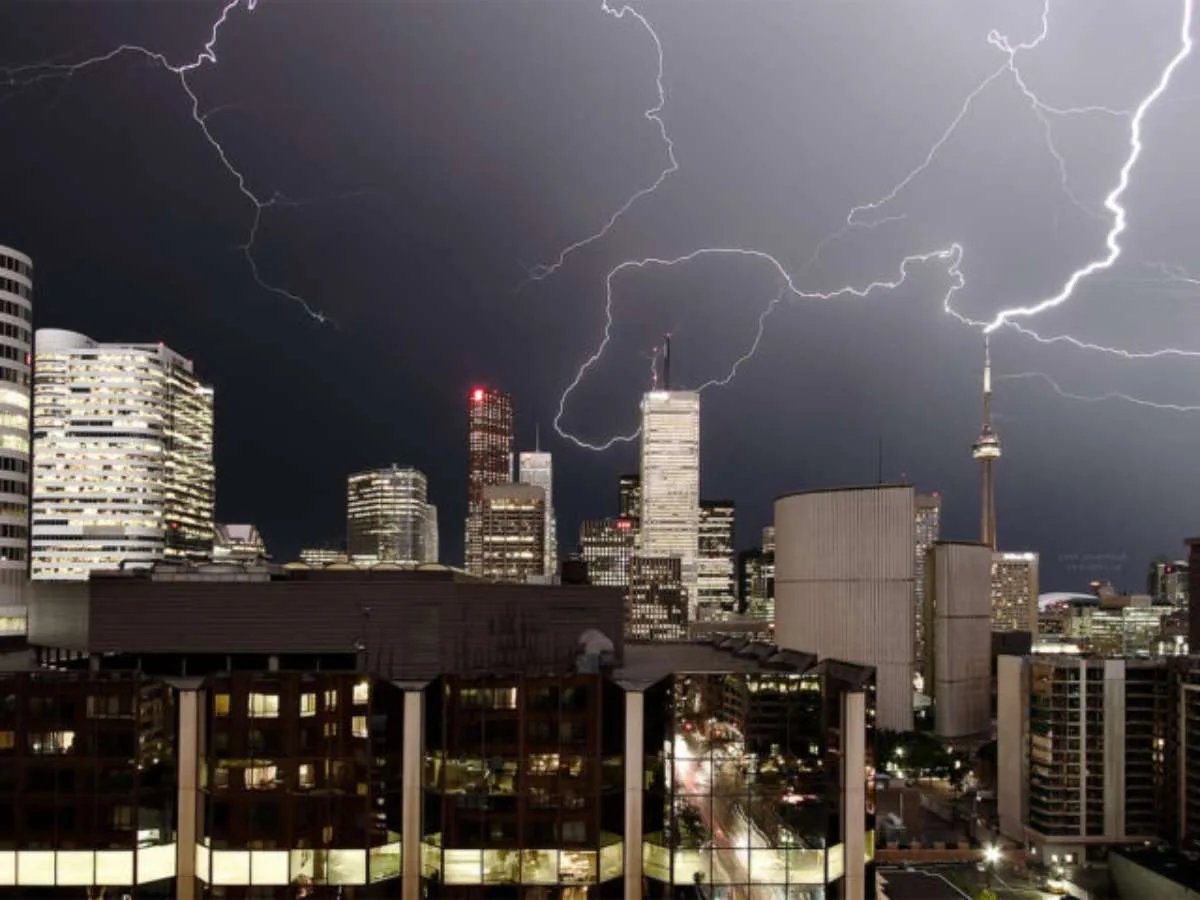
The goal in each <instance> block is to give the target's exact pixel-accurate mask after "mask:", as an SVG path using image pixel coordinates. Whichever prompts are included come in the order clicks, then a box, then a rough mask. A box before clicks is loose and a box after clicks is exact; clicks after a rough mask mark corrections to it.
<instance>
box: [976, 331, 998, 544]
mask: <svg viewBox="0 0 1200 900" xmlns="http://www.w3.org/2000/svg"><path fill="white" fill-rule="evenodd" d="M971 456H972V457H974V458H975V459H977V460H979V471H980V510H979V512H980V538H979V542H980V543H981V544H986V545H987V546H988V547H991V548H992V551H993V552H994V551H995V549H996V484H995V481H993V478H994V476H993V474H992V463H994V462H995V461H996V460H998V459H999V458H1000V438H999V437H997V435H996V432H995V431H993V430H992V351H991V346H990V344H989V341H988V336H987V335H986V334H985V335H984V336H983V429H982V430H981V431H980V432H979V439H978V440H977V441H975V446H974V447H972V448H971Z"/></svg>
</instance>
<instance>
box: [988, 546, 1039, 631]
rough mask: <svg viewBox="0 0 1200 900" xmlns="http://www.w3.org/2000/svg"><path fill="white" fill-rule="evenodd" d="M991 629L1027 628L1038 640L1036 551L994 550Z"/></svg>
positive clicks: (1022, 629)
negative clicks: (1011, 551) (1007, 551)
mask: <svg viewBox="0 0 1200 900" xmlns="http://www.w3.org/2000/svg"><path fill="white" fill-rule="evenodd" d="M992 630H993V631H1027V632H1029V633H1030V634H1031V635H1032V636H1033V640H1034V641H1035V642H1036V641H1037V634H1038V555H1037V554H1036V553H993V554H992Z"/></svg>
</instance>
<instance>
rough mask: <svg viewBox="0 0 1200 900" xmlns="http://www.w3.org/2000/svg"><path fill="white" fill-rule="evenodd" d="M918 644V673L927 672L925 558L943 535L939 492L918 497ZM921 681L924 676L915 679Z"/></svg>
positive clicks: (921, 674) (916, 651)
mask: <svg viewBox="0 0 1200 900" xmlns="http://www.w3.org/2000/svg"><path fill="white" fill-rule="evenodd" d="M916 511H917V521H916V546H915V548H914V552H915V554H916V559H915V561H916V568H915V570H914V571H915V573H916V581H915V584H916V631H915V634H916V646H915V648H914V650H915V656H914V657H913V659H915V660H916V668H917V675H918V676H923V675H924V674H925V671H924V670H925V622H926V619H927V617H926V612H925V589H926V584H925V560H926V556H927V554H928V553H929V548H930V547H932V546H933V545H934V544H935V543H936V542H937V540H938V538H939V536H940V534H941V520H942V495H941V494H939V493H937V492H936V491H935V492H934V493H932V494H917V497H916ZM914 680H921V681H923V679H914Z"/></svg>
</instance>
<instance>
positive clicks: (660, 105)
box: [528, 0, 679, 281]
mask: <svg viewBox="0 0 1200 900" xmlns="http://www.w3.org/2000/svg"><path fill="white" fill-rule="evenodd" d="M600 8H601V9H602V10H603V11H604V12H606V13H608V15H610V16H612V17H613V18H614V19H618V20H619V19H624V18H625V16H629V17H630V18H632V19H635V20H636V21H637V22H638V23H639V24H640V25H641V26H642V27H643V28H644V29H646V33H647V34H649V35H650V39H651V40H652V41H653V42H654V50H655V53H656V54H657V55H658V73H657V75H655V79H654V83H655V86H656V88H657V90H658V102H657V103H655V104H654V105H653V106H651V107H650V108H649V109H647V110H646V111H645V112H644V113H643V114H642V115H643V116H644V117H645V118H646V119H648V120H649V121H651V122H653V123H654V124H655V126H657V128H658V134H659V137H660V138H661V139H662V143H663V146H664V147H665V148H666V152H667V165H666V166H665V167H664V168H663V170H662V171H661V172H659V173H658V177H657V178H655V179H654V181H652V182H651V183H650V184H648V185H647V186H646V187H644V188H642V189H640V190H638V191H637V192H635V193H634V194H632V195H630V197H629V199H628V200H626V201H625V202H624V203H622V204H621V205H620V206H618V207H617V209H616V211H615V212H614V213H613V214H612V215H610V216H609V217H608V219H607V220H605V222H604V223H603V225H601V227H600V228H599V230H597V231H595V232H593V233H592V234H589V235H588V236H587V237H584V238H580V239H579V240H577V241H575V242H574V243H573V244H568V245H567V246H566V247H564V248H563V249H562V250H561V251H560V252H559V254H558V257H557V258H556V259H555V260H554V261H553V262H550V263H539V264H537V265H535V266H533V267H531V268H530V269H529V272H528V281H542V280H543V279H545V278H549V277H550V276H551V275H553V274H554V273H555V272H557V271H558V270H559V269H561V268H562V267H563V264H564V263H566V261H567V257H569V256H570V255H571V254H572V253H574V252H576V251H577V250H582V249H583V248H584V247H586V246H588V245H589V244H592V243H595V242H596V241H599V240H601V239H603V238H604V237H605V236H606V235H607V234H608V233H609V232H610V231H612V229H613V228H614V227H615V226H616V224H617V222H618V221H620V219H621V217H622V216H624V215H625V214H626V213H627V212H629V210H630V209H632V208H633V206H634V204H636V203H637V202H638V201H639V200H641V199H642V198H643V197H647V196H649V195H650V194H653V193H654V192H655V191H657V190H658V188H659V186H660V185H661V184H662V183H663V182H664V181H666V180H667V179H668V178H670V177H671V176H672V175H674V174H675V173H676V172H678V171H679V160H678V159H676V158H675V142H674V141H673V140H671V135H670V134H669V133H668V131H667V124H666V122H664V121H663V117H662V113H663V110H664V109H665V108H666V105H667V90H666V87H665V86H664V83H663V46H662V41H661V40H660V39H659V37H658V32H656V31H655V30H654V26H652V25H651V24H650V22H649V20H648V19H647V18H646V17H645V16H644V15H642V14H641V13H640V12H638V11H637V10H636V9H634V8H633V7H631V6H621V7H613V6H610V5H609V3H608V0H602V2H601V4H600Z"/></svg>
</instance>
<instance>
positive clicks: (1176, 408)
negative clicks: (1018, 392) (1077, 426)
mask: <svg viewBox="0 0 1200 900" xmlns="http://www.w3.org/2000/svg"><path fill="white" fill-rule="evenodd" d="M995 379H996V381H1018V380H1032V381H1043V382H1045V383H1046V384H1048V385H1049V386H1050V389H1051V390H1053V391H1054V393H1056V394H1058V395H1059V396H1060V397H1063V398H1065V399H1067V400H1078V401H1080V402H1083V403H1102V402H1104V401H1107V400H1121V401H1123V402H1125V403H1132V404H1134V405H1135V406H1145V407H1149V408H1150V409H1157V410H1163V411H1166V412H1178V413H1193V412H1200V406H1181V405H1179V404H1175V403H1155V402H1154V401H1153V400H1145V399H1143V398H1141V397H1133V396H1130V395H1129V394H1122V393H1121V392H1120V391H1109V392H1107V393H1104V394H1097V395H1094V396H1088V395H1085V394H1075V393H1072V392H1071V391H1068V390H1065V389H1064V388H1063V387H1062V386H1061V385H1060V384H1059V383H1058V382H1057V381H1055V380H1054V379H1053V378H1051V377H1050V376H1049V375H1047V374H1046V373H1045V372H1013V373H1011V374H1008V375H997V376H995Z"/></svg>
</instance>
